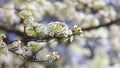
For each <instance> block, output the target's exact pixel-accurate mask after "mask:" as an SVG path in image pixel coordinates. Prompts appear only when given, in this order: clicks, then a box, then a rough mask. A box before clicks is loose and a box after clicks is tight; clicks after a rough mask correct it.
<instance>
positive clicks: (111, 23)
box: [82, 19, 120, 31]
mask: <svg viewBox="0 0 120 68" xmlns="http://www.w3.org/2000/svg"><path fill="white" fill-rule="evenodd" d="M118 23H120V19H117V20H114V21H111V22H109V23H106V24H101V25H98V26H94V27H87V28H82V30H83V31H90V30H94V29H98V28H101V27H109V26H111V25H113V24H118Z"/></svg>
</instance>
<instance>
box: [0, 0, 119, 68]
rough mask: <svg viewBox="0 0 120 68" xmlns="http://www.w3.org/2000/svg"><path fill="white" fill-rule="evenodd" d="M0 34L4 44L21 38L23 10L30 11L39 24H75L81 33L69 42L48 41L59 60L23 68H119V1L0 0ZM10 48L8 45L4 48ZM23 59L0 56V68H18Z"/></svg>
mask: <svg viewBox="0 0 120 68" xmlns="http://www.w3.org/2000/svg"><path fill="white" fill-rule="evenodd" d="M0 8H1V9H2V8H4V9H5V11H2V10H0V34H1V33H4V34H6V35H7V39H6V40H5V41H14V40H16V39H21V38H22V37H21V34H20V32H23V27H22V23H23V20H22V19H21V18H20V17H19V16H18V12H20V11H21V10H22V9H26V10H30V11H31V12H32V14H33V17H34V18H35V22H38V23H45V24H46V23H50V22H55V21H61V22H65V23H66V24H67V25H68V26H69V28H71V29H72V27H73V25H78V26H80V27H81V29H82V31H83V32H82V34H80V35H76V36H74V38H73V41H72V42H69V41H67V42H59V41H56V40H54V39H53V40H51V41H49V42H48V43H49V48H48V49H46V50H43V52H40V53H39V54H40V56H41V54H42V55H43V54H44V53H45V52H46V51H49V52H53V51H57V52H59V53H60V58H59V59H58V61H57V62H55V63H53V64H48V66H46V64H38V63H32V62H28V63H26V66H27V67H25V68H120V0H0ZM7 46H9V45H7ZM23 61H24V60H23V59H22V60H21V58H18V56H15V55H14V54H11V53H10V55H8V56H0V68H19V66H20V65H21V64H22V62H23Z"/></svg>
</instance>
